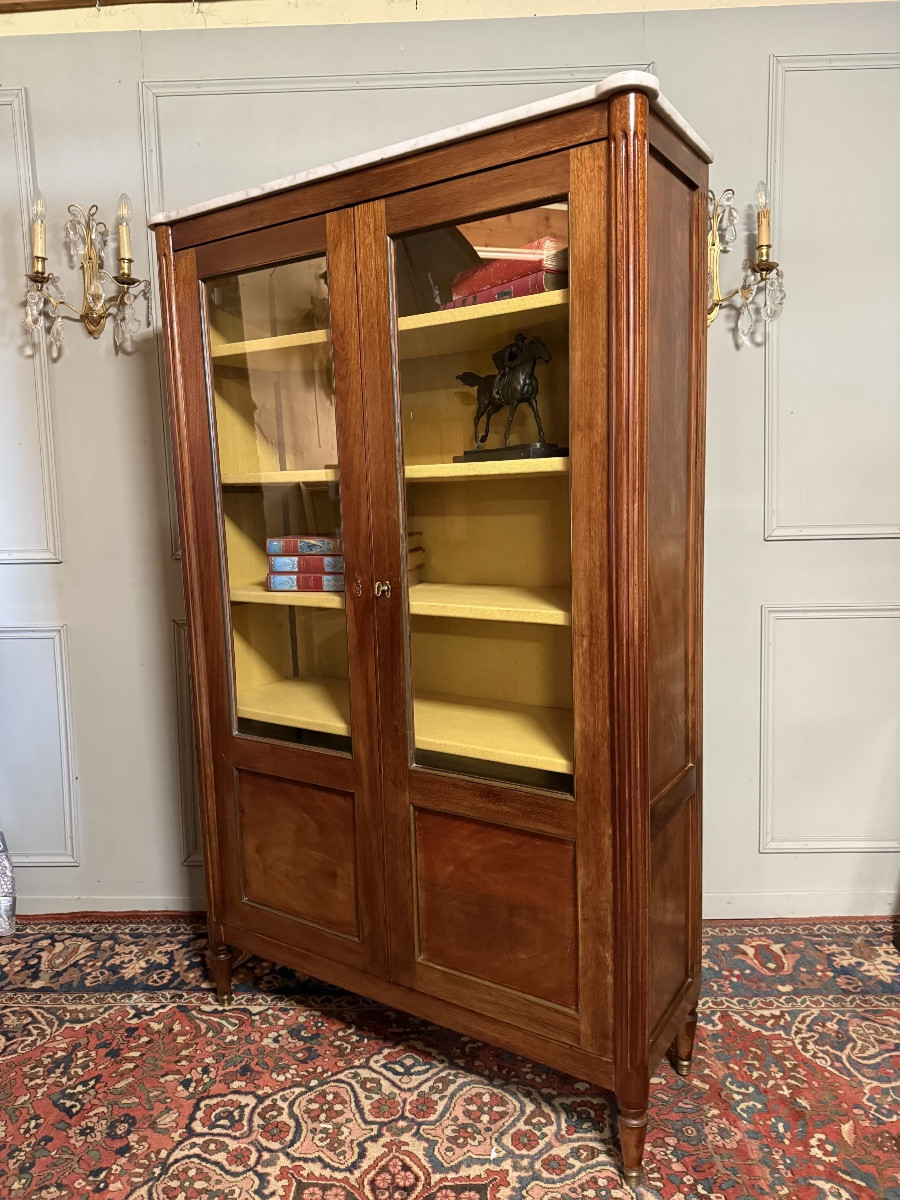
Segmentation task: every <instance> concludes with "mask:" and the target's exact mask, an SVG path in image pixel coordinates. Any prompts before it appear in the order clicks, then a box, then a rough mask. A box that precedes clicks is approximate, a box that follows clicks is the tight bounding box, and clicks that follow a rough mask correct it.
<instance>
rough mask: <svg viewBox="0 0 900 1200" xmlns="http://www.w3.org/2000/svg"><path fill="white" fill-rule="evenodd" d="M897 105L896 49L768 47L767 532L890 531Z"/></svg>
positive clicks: (897, 432) (895, 515) (897, 438)
mask: <svg viewBox="0 0 900 1200" xmlns="http://www.w3.org/2000/svg"><path fill="white" fill-rule="evenodd" d="M898 111H900V56H898V55H878V54H870V55H858V56H842V55H835V56H833V57H829V58H827V59H816V58H810V57H803V58H790V59H776V60H775V77H774V90H773V111H772V120H773V127H774V141H773V148H772V152H773V159H774V179H773V185H774V188H773V204H774V213H775V227H774V230H773V232H774V238H775V250H776V252H777V257H778V259H779V260H780V261H781V262H782V263H783V264H784V267H785V272H786V285H787V289H788V296H789V299H788V303H787V305H786V307H785V310H784V314H783V316H782V318H781V320H780V321H779V322H778V323H777V326H776V327H773V329H772V330H771V332H770V335H769V336H770V338H771V345H770V350H771V359H770V364H769V380H768V386H769V403H768V463H767V474H768V480H767V482H768V518H767V533H768V536H769V537H774V538H779V537H783V538H819V537H825V538H828V537H887V536H890V537H898V536H900V472H898V470H897V446H898V445H900V404H898V397H900V339H898V337H897V330H898V329H900V291H898V289H897V288H896V287H894V286H893V285H892V281H893V280H895V279H897V278H898V275H900V225H898V223H897V221H896V220H895V218H894V214H895V210H896V207H897V201H898V198H900V156H898V155H897V154H896V152H894V150H893V148H892V144H891V141H890V138H888V140H887V141H886V140H885V129H886V128H888V127H890V125H891V122H892V121H893V120H894V119H895V116H896V113H897V112H898Z"/></svg>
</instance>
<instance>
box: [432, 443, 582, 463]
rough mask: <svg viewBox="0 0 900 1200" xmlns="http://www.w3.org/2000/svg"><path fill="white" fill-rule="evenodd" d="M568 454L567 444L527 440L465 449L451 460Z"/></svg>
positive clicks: (487, 459)
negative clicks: (519, 443) (508, 444)
mask: <svg viewBox="0 0 900 1200" xmlns="http://www.w3.org/2000/svg"><path fill="white" fill-rule="evenodd" d="M568 455H569V447H568V446H557V445H556V443H555V442H528V443H526V444H523V445H521V446H501V447H500V448H499V450H466V451H465V453H463V454H458V455H457V456H456V457H455V458H454V459H453V461H454V462H465V463H470V462H498V461H503V460H504V459H516V458H567V457H568Z"/></svg>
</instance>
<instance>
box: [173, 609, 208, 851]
mask: <svg viewBox="0 0 900 1200" xmlns="http://www.w3.org/2000/svg"><path fill="white" fill-rule="evenodd" d="M172 625H173V628H174V631H175V708H176V721H177V723H178V779H179V800H180V807H181V851H182V856H181V862H182V864H183V866H185V867H202V866H203V839H202V837H201V836H200V794H199V791H198V788H197V751H196V747H195V743H194V724H193V719H192V715H191V660H190V654H189V651H188V640H187V622H186V621H179V620H176V621H173V622H172Z"/></svg>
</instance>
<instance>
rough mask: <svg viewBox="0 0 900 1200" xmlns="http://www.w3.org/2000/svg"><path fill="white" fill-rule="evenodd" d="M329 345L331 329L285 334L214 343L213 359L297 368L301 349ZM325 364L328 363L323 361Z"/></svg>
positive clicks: (237, 364) (242, 364) (229, 363)
mask: <svg viewBox="0 0 900 1200" xmlns="http://www.w3.org/2000/svg"><path fill="white" fill-rule="evenodd" d="M327 345H328V330H327V329H313V330H311V331H310V332H307V333H285V334H282V335H281V336H280V337H265V338H254V339H253V340H252V341H249V342H220V343H219V344H218V345H217V346H211V347H210V351H209V355H210V358H211V359H212V360H213V362H214V363H216V364H217V365H219V366H224V367H254V368H259V369H260V370H266V371H284V370H287V369H289V368H293V369H295V370H296V369H297V366H298V359H297V354H296V351H297V350H304V349H308V348H310V347H313V346H327ZM321 365H324V363H323V364H321Z"/></svg>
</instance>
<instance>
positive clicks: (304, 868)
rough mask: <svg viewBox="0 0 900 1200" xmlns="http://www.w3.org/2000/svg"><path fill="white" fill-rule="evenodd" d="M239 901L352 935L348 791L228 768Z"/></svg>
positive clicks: (355, 921)
mask: <svg viewBox="0 0 900 1200" xmlns="http://www.w3.org/2000/svg"><path fill="white" fill-rule="evenodd" d="M235 792H236V799H237V805H238V837H239V843H240V856H241V867H242V872H241V876H242V891H243V896H244V898H245V900H247V901H249V902H250V903H251V904H256V905H261V906H262V907H264V908H267V909H274V910H275V911H276V912H280V913H283V914H285V915H286V916H290V917H295V918H297V919H298V920H301V921H307V922H310V923H311V924H313V925H318V926H320V927H321V928H322V929H324V930H327V931H329V932H331V933H336V934H340V935H342V936H344V937H349V938H357V937H358V936H359V915H358V904H359V897H358V892H357V879H356V830H355V827H354V813H353V796H352V795H349V794H348V793H347V792H335V791H330V790H327V789H325V788H317V787H311V786H310V785H309V784H305V783H296V782H294V781H292V780H285V779H275V778H273V777H272V776H269V775H256V774H254V773H252V772H250V771H236V772H235Z"/></svg>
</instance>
